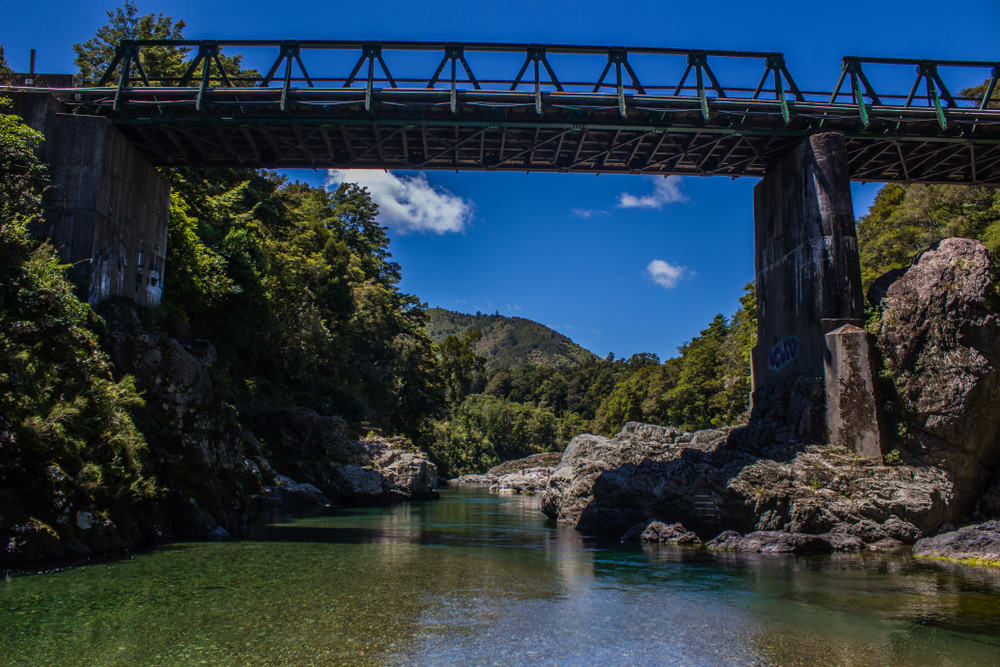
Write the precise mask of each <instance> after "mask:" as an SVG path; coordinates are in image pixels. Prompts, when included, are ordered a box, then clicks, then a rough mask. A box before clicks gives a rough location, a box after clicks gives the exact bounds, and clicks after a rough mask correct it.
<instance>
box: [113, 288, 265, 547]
mask: <svg viewBox="0 0 1000 667" xmlns="http://www.w3.org/2000/svg"><path fill="white" fill-rule="evenodd" d="M100 312H101V315H102V316H103V317H104V318H105V320H106V321H107V323H108V327H109V330H110V336H109V339H110V349H109V353H110V356H111V358H112V360H113V361H114V364H115V368H116V372H117V373H120V374H123V375H124V374H126V373H127V374H131V375H133V376H134V377H135V380H136V385H137V386H138V388H139V389H140V390H142V391H143V394H144V398H145V400H146V405H145V407H144V408H143V409H142V410H141V411H139V413H138V414H137V416H136V422H137V426H138V427H139V429H140V430H141V431H142V433H143V435H144V436H145V437H146V441H147V443H148V444H149V452H150V458H151V459H152V460H151V471H152V473H153V474H155V475H156V477H157V478H158V479H159V480H160V482H161V484H162V485H163V486H165V487H167V488H169V489H171V491H172V494H173V495H172V496H171V497H170V498H168V499H167V506H166V507H165V508H164V510H165V511H164V512H163V513H162V514H163V521H164V525H162V526H161V527H158V528H157V532H158V533H159V531H160V528H162V532H163V534H164V535H166V536H171V535H173V536H183V537H205V536H207V535H208V533H210V532H211V531H213V530H215V529H216V527H218V526H220V525H221V526H222V527H223V528H225V529H226V530H227V531H228V532H229V533H231V534H238V533H239V532H241V530H242V529H243V527H244V526H245V525H246V524H247V521H248V520H249V517H250V513H251V496H252V495H254V494H258V493H260V492H261V490H262V488H263V486H264V484H265V483H266V482H267V481H268V479H267V478H266V477H262V476H261V471H260V468H259V467H258V466H256V465H252V464H251V461H250V459H251V457H253V456H255V455H258V454H259V452H258V451H256V449H255V446H254V442H253V441H252V440H248V438H247V437H246V435H247V434H246V433H244V431H243V429H242V427H241V426H240V424H239V421H238V420H237V415H236V411H235V409H234V408H233V407H232V406H230V405H228V404H226V403H225V402H224V401H222V400H220V398H219V397H218V395H217V394H216V391H215V387H214V383H213V382H212V372H213V367H214V365H215V362H216V352H215V348H214V347H213V346H212V345H211V344H210V343H208V342H207V341H204V340H189V341H187V342H182V341H180V340H177V339H176V338H172V337H170V336H168V335H165V334H162V333H159V332H156V331H153V330H151V329H150V328H149V327H147V326H146V324H145V323H144V322H143V321H142V319H141V318H140V317H139V312H138V311H137V309H136V306H135V305H134V304H133V303H130V302H128V301H124V300H116V301H108V302H105V303H104V304H102V306H101V308H100ZM190 499H196V501H195V503H194V505H192V504H191V502H190Z"/></svg>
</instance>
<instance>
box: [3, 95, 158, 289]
mask: <svg viewBox="0 0 1000 667" xmlns="http://www.w3.org/2000/svg"><path fill="white" fill-rule="evenodd" d="M12 97H13V98H14V112H15V113H16V114H18V115H19V116H21V117H22V118H24V119H25V120H26V122H27V123H28V124H29V125H30V126H32V127H33V128H35V129H36V130H39V131H40V132H42V133H43V134H45V143H44V144H43V146H42V148H41V157H42V159H43V160H44V162H45V163H46V164H47V165H48V168H49V176H50V179H51V187H50V189H49V191H48V192H47V193H46V196H45V200H44V203H45V220H44V222H43V224H42V225H41V228H39V229H37V230H35V231H36V233H38V235H40V236H45V237H48V238H50V239H51V240H52V243H53V245H54V246H55V247H56V249H57V250H58V251H59V254H60V256H61V257H62V260H63V261H64V262H66V263H67V264H69V265H70V266H71V268H70V275H71V276H72V278H73V279H74V281H75V282H76V283H77V284H80V285H82V286H83V288H84V291H85V296H86V298H87V300H88V301H89V302H90V304H91V305H95V306H96V305H97V304H98V303H100V302H101V301H104V300H105V299H108V298H110V297H126V298H129V299H132V300H133V301H134V302H136V303H137V304H139V305H143V306H156V305H158V304H159V303H160V300H161V298H162V294H163V276H164V264H165V261H166V252H167V220H168V217H169V211H170V186H169V184H168V183H167V181H166V179H164V178H163V177H162V176H161V175H160V173H159V172H158V171H157V170H156V168H155V167H153V165H152V164H150V162H149V161H148V160H147V159H146V158H145V157H144V156H143V155H142V153H141V152H140V151H139V150H138V149H137V148H136V147H135V145H134V144H133V143H132V142H130V141H129V140H128V139H126V138H125V136H124V135H122V134H121V133H120V132H119V131H118V130H117V129H116V128H115V127H114V126H113V125H112V124H111V121H109V120H108V119H107V118H104V117H101V116H85V115H76V114H71V113H67V111H68V110H67V109H66V108H65V107H64V106H63V104H61V103H60V102H59V101H57V100H56V99H55V98H54V97H52V96H51V95H48V94H46V93H16V94H14V95H12Z"/></svg>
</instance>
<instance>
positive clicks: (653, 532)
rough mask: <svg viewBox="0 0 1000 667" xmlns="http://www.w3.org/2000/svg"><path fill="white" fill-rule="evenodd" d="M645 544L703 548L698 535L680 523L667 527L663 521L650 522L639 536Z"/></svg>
mask: <svg viewBox="0 0 1000 667" xmlns="http://www.w3.org/2000/svg"><path fill="white" fill-rule="evenodd" d="M639 539H641V540H642V541H643V542H656V543H658V544H688V545H691V546H701V544H702V541H701V538H699V537H698V536H697V535H695V534H694V533H692V532H691V531H690V530H688V529H687V528H685V527H684V525H683V524H680V523H672V524H670V525H667V524H665V523H663V522H662V521H650V522H649V524H648V525H647V526H646V527H645V529H644V530H643V531H642V534H641V535H640V536H639Z"/></svg>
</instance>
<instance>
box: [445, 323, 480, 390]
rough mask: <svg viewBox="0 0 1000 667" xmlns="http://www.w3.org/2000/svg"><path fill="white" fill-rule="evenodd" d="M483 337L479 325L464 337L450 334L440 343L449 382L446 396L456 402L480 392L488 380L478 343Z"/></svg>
mask: <svg viewBox="0 0 1000 667" xmlns="http://www.w3.org/2000/svg"><path fill="white" fill-rule="evenodd" d="M481 337H482V333H481V332H480V331H479V330H478V329H473V330H472V331H467V332H465V333H464V334H462V337H461V338H459V337H458V336H454V335H449V336H446V337H445V339H444V340H443V341H441V342H440V343H438V345H437V350H438V360H439V364H440V368H441V375H442V377H443V379H444V382H445V400H446V401H447V402H448V403H449V404H452V405H457V404H458V403H461V402H462V400H463V399H464V398H465V397H466V396H468V395H469V394H472V393H478V392H479V391H481V390H482V388H483V384H485V381H486V377H485V363H486V362H485V360H484V359H483V358H482V357H480V356H479V355H477V354H476V352H475V345H476V343H477V342H478V341H479V339H480V338H481Z"/></svg>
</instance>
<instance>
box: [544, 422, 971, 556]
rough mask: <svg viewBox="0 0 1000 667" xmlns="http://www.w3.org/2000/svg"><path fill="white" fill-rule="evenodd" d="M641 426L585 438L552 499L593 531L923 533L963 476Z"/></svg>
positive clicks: (748, 438) (734, 432) (936, 521)
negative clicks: (651, 526) (663, 527)
mask: <svg viewBox="0 0 1000 667" xmlns="http://www.w3.org/2000/svg"><path fill="white" fill-rule="evenodd" d="M637 432H638V429H636V428H635V427H632V428H629V429H623V430H622V432H621V433H619V434H618V435H616V436H615V437H614V438H603V437H600V436H593V435H581V436H577V437H576V438H574V439H573V440H572V441H571V442H570V444H569V446H568V447H567V449H566V453H565V454H564V456H563V461H562V463H561V464H560V465H559V467H558V468H556V470H555V471H554V472H553V473H552V477H551V480H550V482H549V485H548V487H547V488H546V490H545V492H544V494H543V496H542V509H543V511H544V512H545V513H546V514H547V515H548V516H550V517H553V518H556V519H558V520H559V521H560V522H562V523H566V524H569V525H572V526H575V527H577V528H579V529H580V530H583V531H584V532H589V533H606V534H618V535H621V534H622V533H624V532H625V531H626V530H627V529H628V528H629V527H631V526H634V525H635V524H637V523H640V522H646V521H648V520H649V519H650V518H654V519H657V520H659V521H662V522H664V523H668V524H669V523H674V522H681V523H683V524H684V525H685V526H687V527H688V528H689V529H690V530H692V531H694V532H695V533H696V534H698V535H699V536H701V538H702V539H705V538H708V537H712V536H715V535H717V534H718V533H719V532H720V531H724V530H736V531H738V532H740V533H749V532H755V531H757V532H772V531H784V532H790V533H799V534H810V535H819V534H827V533H831V532H833V533H836V534H837V535H840V536H845V537H836V538H830V539H831V540H833V541H835V542H837V544H838V545H839V544H840V543H843V544H844V546H836V548H849V547H848V546H846V545H847V544H848V543H854V542H855V539H854V538H856V539H857V540H858V541H859V542H861V543H869V542H875V541H878V540H881V539H884V538H886V537H893V538H895V539H900V540H901V541H904V542H907V543H911V544H912V543H913V541H914V540H916V539H917V538H919V537H920V536H921V535H923V534H925V533H928V532H931V531H933V530H935V529H936V528H937V527H938V526H939V525H940V524H941V523H942V522H944V521H945V520H949V519H950V516H949V511H950V509H951V502H952V500H953V498H954V491H953V486H952V482H951V479H950V477H949V475H948V474H947V473H946V472H945V471H943V470H941V469H939V468H934V467H928V466H921V467H916V466H902V465H901V466H882V465H879V464H877V463H875V462H872V461H867V460H864V459H861V458H859V457H857V456H855V455H854V454H853V453H851V452H848V451H847V450H845V449H843V448H837V447H832V446H821V445H799V444H795V443H778V444H773V443H772V444H768V446H766V447H761V446H760V445H759V443H758V440H757V439H756V438H755V437H754V433H753V431H752V429H749V428H741V429H728V430H722V431H714V432H710V431H703V432H699V433H696V434H678V435H675V434H673V433H669V434H668V433H667V432H666V431H663V432H660V433H663V436H662V437H661V439H656V438H643V437H636V435H635V433H637ZM644 432H646V433H652V431H644ZM671 439H672V441H671ZM848 538H851V539H848ZM829 541H830V540H828V542H829ZM727 548H728V547H727ZM830 548H831V549H832V548H835V545H831V546H830Z"/></svg>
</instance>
